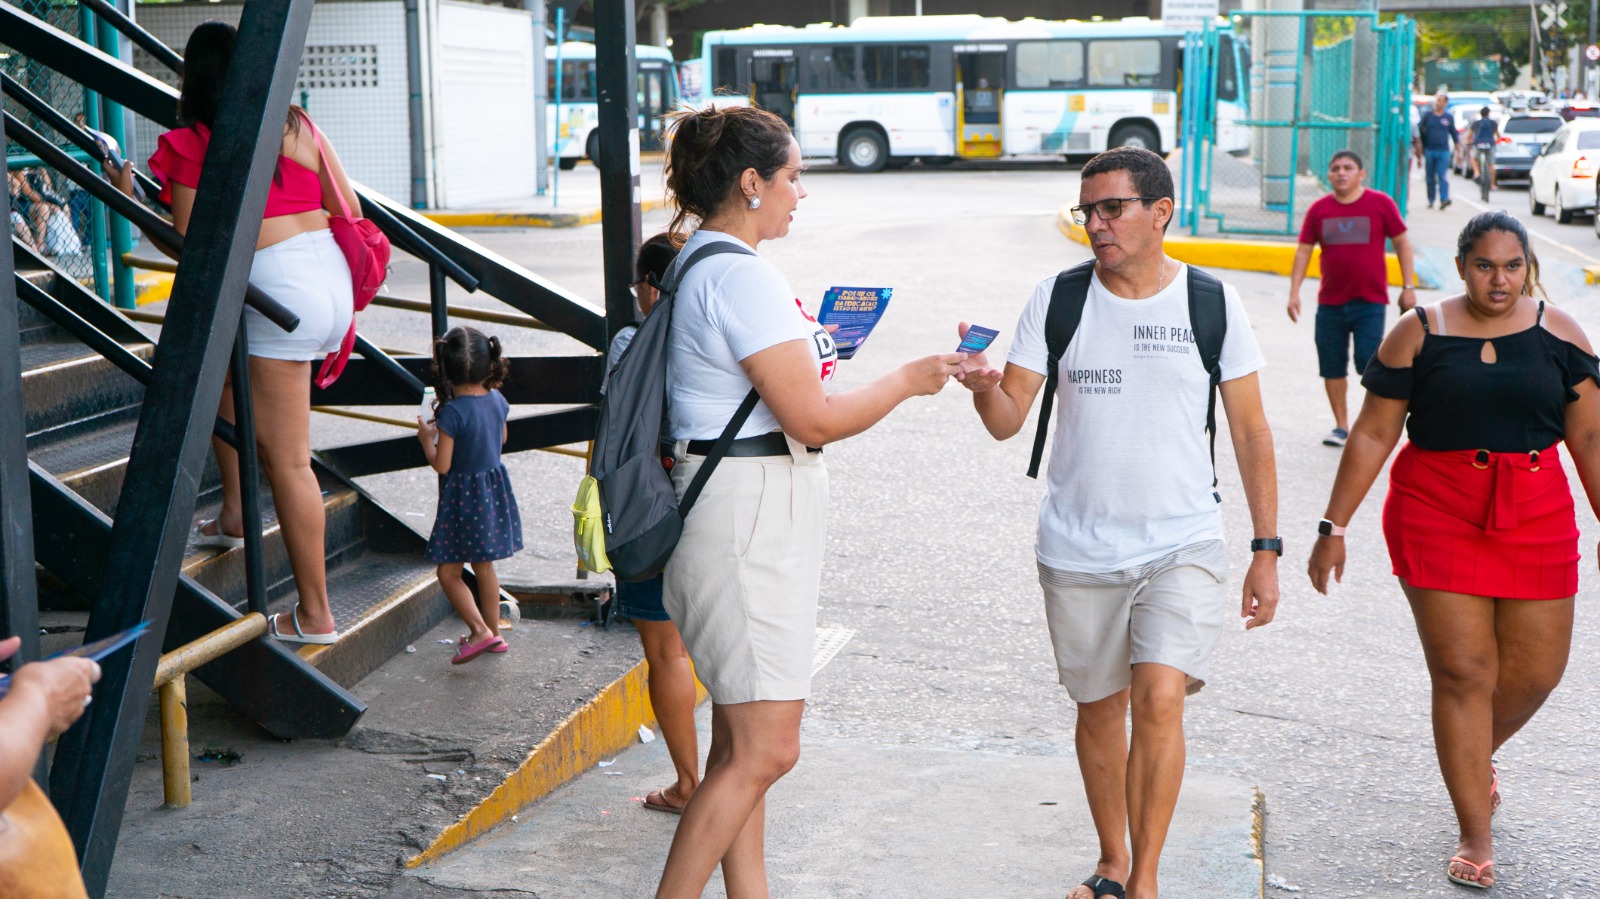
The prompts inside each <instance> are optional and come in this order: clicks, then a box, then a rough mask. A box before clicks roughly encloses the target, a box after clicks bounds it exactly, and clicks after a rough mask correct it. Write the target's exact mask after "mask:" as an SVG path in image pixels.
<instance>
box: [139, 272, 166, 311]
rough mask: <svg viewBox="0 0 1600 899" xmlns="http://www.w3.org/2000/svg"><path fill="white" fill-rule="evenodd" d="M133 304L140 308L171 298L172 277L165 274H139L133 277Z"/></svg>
mask: <svg viewBox="0 0 1600 899" xmlns="http://www.w3.org/2000/svg"><path fill="white" fill-rule="evenodd" d="M133 295H134V302H135V303H137V304H138V305H140V306H148V305H150V304H151V303H160V302H163V301H165V300H166V299H167V298H168V297H170V296H172V276H171V275H169V274H167V273H165V272H140V273H139V274H137V275H134V276H133Z"/></svg>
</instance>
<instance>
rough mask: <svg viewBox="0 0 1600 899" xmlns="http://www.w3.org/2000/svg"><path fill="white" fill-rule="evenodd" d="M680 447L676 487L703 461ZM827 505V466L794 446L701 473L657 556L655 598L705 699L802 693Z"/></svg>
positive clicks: (807, 685) (807, 682)
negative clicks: (660, 584) (667, 550)
mask: <svg viewBox="0 0 1600 899" xmlns="http://www.w3.org/2000/svg"><path fill="white" fill-rule="evenodd" d="M790 444H791V450H792V449H793V448H794V446H795V445H794V443H793V441H790ZM682 446H683V444H681V443H680V445H679V450H678V453H677V454H676V455H677V464H676V465H674V466H673V469H672V483H673V486H674V487H676V488H677V491H678V495H679V496H682V495H683V491H684V490H685V489H687V487H688V485H689V481H690V480H691V479H693V477H694V473H695V472H696V471H698V470H699V469H700V464H701V463H702V462H703V461H704V457H702V456H685V455H684V453H683V451H682ZM827 512H828V469H827V468H826V467H825V466H824V465H823V462H822V454H821V453H807V452H806V451H805V448H804V447H799V452H798V453H793V452H792V453H791V455H789V456H760V457H751V458H737V457H729V458H724V459H723V460H722V461H721V462H719V463H718V464H717V469H716V471H714V472H713V473H712V475H711V478H710V480H708V481H707V482H706V487H705V490H704V491H703V492H702V493H701V494H700V499H699V500H698V501H697V502H696V503H695V506H694V508H693V509H691V510H690V511H689V515H688V517H687V518H685V519H684V525H683V536H682V537H681V538H680V539H679V540H678V547H677V549H675V550H673V553H672V560H671V561H670V562H668V563H667V569H666V578H665V580H666V589H665V592H664V593H663V595H662V603H663V605H665V606H666V609H667V615H668V616H669V617H670V618H671V619H672V621H673V622H674V623H675V624H677V626H678V631H679V633H681V634H682V635H683V642H684V645H685V646H687V647H688V648H689V657H690V658H691V659H693V660H694V669H695V674H696V675H698V676H699V678H700V682H701V683H703V684H705V687H706V692H707V693H709V694H711V700H712V701H713V702H715V703H718V704H721V705H732V704H735V703H741V702H755V701H758V700H794V699H805V698H807V697H808V696H809V695H810V694H811V649H812V644H813V642H815V640H816V632H817V594H818V592H819V591H820V589H821V585H822V546H823V542H824V538H825V537H826V528H827Z"/></svg>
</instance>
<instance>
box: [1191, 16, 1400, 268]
mask: <svg viewBox="0 0 1600 899" xmlns="http://www.w3.org/2000/svg"><path fill="white" fill-rule="evenodd" d="M1414 35H1415V30H1414V24H1413V23H1411V22H1410V20H1408V19H1406V18H1405V17H1404V16H1401V17H1399V18H1398V19H1397V20H1396V21H1394V22H1392V23H1382V24H1380V23H1379V21H1378V19H1377V16H1376V14H1371V13H1342V12H1339V13H1334V12H1301V13H1248V12H1247V13H1238V14H1234V15H1233V16H1231V17H1230V18H1229V20H1228V24H1227V25H1226V26H1224V27H1222V28H1216V29H1213V28H1208V29H1207V30H1206V31H1205V32H1199V33H1194V34H1191V35H1190V36H1189V40H1188V41H1187V42H1186V47H1185V65H1184V70H1185V72H1186V73H1198V74H1191V75H1190V76H1189V77H1191V78H1192V80H1190V81H1188V82H1186V85H1185V91H1186V96H1185V98H1184V110H1185V123H1184V153H1183V162H1182V165H1183V174H1184V177H1183V185H1184V198H1183V213H1182V221H1183V223H1184V224H1185V225H1186V226H1187V227H1188V228H1189V229H1190V232H1191V233H1193V234H1197V235H1200V234H1240V235H1261V236H1292V235H1294V234H1297V233H1298V230H1299V228H1298V226H1299V224H1300V222H1301V221H1302V220H1303V218H1304V216H1305V212H1306V210H1307V209H1308V208H1309V207H1310V205H1311V203H1312V202H1313V201H1315V200H1316V199H1317V198H1318V197H1320V196H1322V195H1323V194H1324V193H1326V191H1327V184H1326V180H1325V179H1326V173H1327V168H1328V163H1329V161H1330V160H1331V159H1332V157H1333V154H1334V153H1335V152H1337V151H1338V150H1341V149H1350V150H1354V151H1355V152H1356V153H1357V154H1358V155H1360V156H1361V158H1362V160H1363V161H1364V163H1365V166H1366V169H1367V173H1368V179H1367V184H1368V185H1369V186H1371V187H1374V188H1376V189H1378V190H1381V191H1383V192H1385V193H1388V194H1390V195H1391V196H1393V197H1394V198H1395V200H1396V202H1398V203H1399V204H1400V206H1401V208H1402V209H1404V208H1405V203H1406V183H1407V177H1406V174H1407V168H1406V163H1407V160H1409V158H1410V146H1409V110H1410V108H1409V105H1408V104H1409V97H1410V82H1411V69H1412V52H1413V43H1414Z"/></svg>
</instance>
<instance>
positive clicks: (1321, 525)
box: [1317, 518, 1344, 537]
mask: <svg viewBox="0 0 1600 899" xmlns="http://www.w3.org/2000/svg"><path fill="white" fill-rule="evenodd" d="M1317 533H1319V534H1321V535H1322V536H1324V537H1343V536H1344V528H1342V527H1339V526H1338V525H1336V524H1334V523H1333V522H1331V521H1329V520H1328V519H1326V518H1324V519H1322V520H1321V521H1319V522H1317Z"/></svg>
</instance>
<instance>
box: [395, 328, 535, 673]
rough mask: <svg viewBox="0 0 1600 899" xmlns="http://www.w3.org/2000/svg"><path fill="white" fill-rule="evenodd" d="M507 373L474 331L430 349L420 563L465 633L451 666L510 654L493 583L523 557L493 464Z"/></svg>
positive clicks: (504, 483) (507, 485)
mask: <svg viewBox="0 0 1600 899" xmlns="http://www.w3.org/2000/svg"><path fill="white" fill-rule="evenodd" d="M507 368H508V366H507V365H506V363H505V362H504V360H502V359H501V358H500V341H499V340H498V339H496V338H494V337H486V336H484V335H483V333H482V332H480V331H478V330H477V329H475V328H452V329H450V331H449V332H448V333H447V334H445V335H444V336H443V337H441V338H439V339H438V340H436V341H434V344H433V380H434V385H435V388H434V389H435V390H436V391H437V395H438V400H437V402H436V403H435V404H434V410H435V415H436V418H437V421H436V422H432V423H430V422H426V421H423V420H422V417H421V416H418V417H417V439H418V440H419V441H421V442H422V452H423V454H424V455H426V456H427V457H428V463H429V464H431V465H432V466H433V470H434V471H437V472H439V510H438V513H437V515H436V516H435V518H434V522H433V535H432V536H431V537H429V538H428V549H427V553H426V555H427V559H428V561H430V562H437V563H438V564H439V584H440V585H441V586H442V587H443V588H444V592H445V595H446V596H448V597H449V598H450V605H452V606H454V607H455V610H456V614H457V615H460V616H461V620H462V621H464V622H466V625H467V627H469V628H471V631H470V633H468V634H466V635H465V636H463V637H462V638H461V640H460V643H459V644H458V645H457V647H456V654H455V657H454V658H452V659H451V660H450V663H451V664H452V665H460V664H462V663H463V662H470V661H472V660H473V659H475V658H477V657H478V656H480V655H483V654H484V653H485V652H505V651H506V650H507V649H509V648H510V647H509V646H508V645H507V644H506V641H505V638H503V637H501V636H500V578H499V576H498V575H496V574H495V570H494V562H495V560H497V559H506V558H510V557H511V556H513V555H515V554H516V553H517V552H518V551H519V550H521V549H522V517H521V516H520V515H519V514H518V513H517V498H516V497H515V496H514V495H512V492H511V477H510V475H508V474H507V473H506V467H505V466H504V465H502V464H501V462H500V446H501V444H503V443H505V441H506V414H507V413H508V412H509V411H510V410H511V405H510V404H509V403H507V402H506V398H505V397H503V396H501V395H500V391H499V390H497V389H496V388H497V387H499V386H500V385H501V383H503V382H504V381H505V377H506V371H507ZM465 563H471V564H472V572H473V574H475V575H476V576H477V579H478V596H477V599H476V600H474V598H473V596H472V591H471V590H470V589H469V588H468V587H467V584H466V581H464V580H463V579H462V577H461V574H462V566H463V565H464V564H465Z"/></svg>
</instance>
